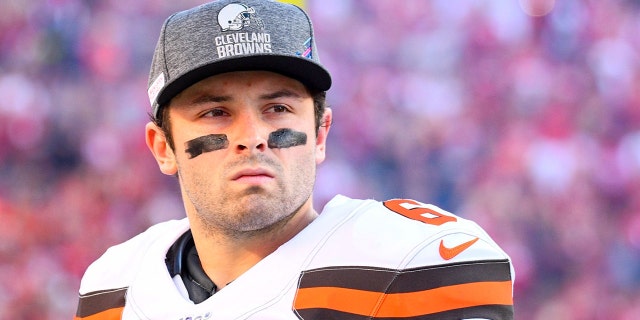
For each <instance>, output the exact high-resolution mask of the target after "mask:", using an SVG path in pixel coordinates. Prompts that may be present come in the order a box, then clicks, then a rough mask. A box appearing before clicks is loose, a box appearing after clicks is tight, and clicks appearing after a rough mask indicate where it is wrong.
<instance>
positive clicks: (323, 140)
mask: <svg viewBox="0 0 640 320" xmlns="http://www.w3.org/2000/svg"><path fill="white" fill-rule="evenodd" d="M332 119H333V111H331V109H330V108H326V109H325V110H324V115H323V116H322V122H321V123H320V128H318V135H317V137H316V164H320V163H322V162H323V161H324V159H325V158H326V149H327V136H328V135H329V129H331V121H332Z"/></svg>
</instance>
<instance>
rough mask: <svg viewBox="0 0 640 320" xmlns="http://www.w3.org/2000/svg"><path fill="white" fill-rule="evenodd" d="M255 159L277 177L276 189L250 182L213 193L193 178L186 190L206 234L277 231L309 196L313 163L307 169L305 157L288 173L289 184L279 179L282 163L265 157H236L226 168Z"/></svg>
mask: <svg viewBox="0 0 640 320" xmlns="http://www.w3.org/2000/svg"><path fill="white" fill-rule="evenodd" d="M256 161H257V162H258V163H260V164H262V165H265V166H268V167H269V168H271V169H272V170H274V172H276V176H277V177H280V179H278V180H277V187H276V188H275V190H266V189H265V188H263V187H261V186H250V187H247V188H246V189H244V190H242V191H241V192H239V193H238V192H231V191H229V190H228V189H223V190H221V191H220V192H219V193H216V194H212V192H213V191H212V190H211V189H210V188H207V184H206V183H205V182H204V181H203V180H199V179H196V180H194V181H193V182H194V185H192V186H191V187H192V189H191V190H187V192H186V193H187V196H188V198H189V201H191V202H192V203H193V205H194V208H195V216H196V218H197V219H198V220H199V222H200V224H201V225H202V227H203V229H204V230H205V232H206V233H207V235H208V236H220V235H224V236H226V237H229V238H234V239H240V238H249V237H254V236H257V235H260V234H267V233H272V232H277V229H279V228H281V227H282V226H284V225H286V223H287V222H288V221H289V220H290V219H291V218H292V217H293V216H295V215H296V214H297V213H298V212H299V211H300V210H301V208H302V207H303V206H304V205H305V203H306V202H307V200H309V198H310V197H311V194H312V190H313V185H314V183H315V166H314V167H313V168H312V169H310V168H309V166H308V163H307V162H305V161H301V162H299V163H298V164H297V166H296V168H294V170H292V171H291V173H292V174H294V176H293V177H289V178H290V179H291V180H290V185H289V188H287V182H286V181H284V180H283V179H282V178H283V177H284V170H283V168H282V166H280V165H279V164H278V163H276V162H275V161H273V160H271V159H269V158H267V157H252V158H250V159H245V160H243V161H237V162H235V163H232V164H230V165H229V166H228V168H233V167H234V166H236V165H238V164H240V163H247V162H250V163H254V162H256ZM314 164H315V163H314ZM225 171H226V170H225ZM183 183H184V181H183ZM198 190H206V191H199V192H198Z"/></svg>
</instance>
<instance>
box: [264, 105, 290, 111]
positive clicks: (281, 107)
mask: <svg viewBox="0 0 640 320" xmlns="http://www.w3.org/2000/svg"><path fill="white" fill-rule="evenodd" d="M288 111H289V108H287V106H285V105H284V104H274V105H272V106H271V107H270V108H269V109H268V110H267V112H273V113H281V112H288Z"/></svg>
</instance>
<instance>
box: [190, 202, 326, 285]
mask: <svg viewBox="0 0 640 320" xmlns="http://www.w3.org/2000/svg"><path fill="white" fill-rule="evenodd" d="M316 217H317V213H316V212H315V211H314V210H313V208H312V207H311V205H310V203H309V204H308V205H305V206H303V207H302V208H301V209H300V210H299V211H297V212H296V213H294V214H292V215H291V216H289V217H288V218H287V219H284V220H283V221H280V222H278V223H276V224H275V225H272V226H271V227H270V228H268V229H267V230H258V231H250V232H246V233H243V234H237V233H234V234H233V235H230V234H228V233H225V232H211V231H210V230H204V229H203V228H202V224H200V223H199V222H198V221H194V220H195V219H193V217H189V219H190V223H191V231H192V233H193V238H194V241H195V245H196V250H197V251H198V255H199V257H200V262H201V264H202V268H203V269H204V271H205V273H206V274H207V275H208V276H209V278H210V279H211V280H212V281H213V282H214V283H215V284H216V286H217V287H218V289H222V288H224V287H225V286H226V285H227V284H229V283H230V282H232V281H233V280H235V279H236V278H237V277H239V276H240V275H242V274H243V273H244V272H246V271H247V270H249V269H250V268H251V267H253V266H254V265H255V264H257V263H258V262H259V261H260V260H262V259H264V258H265V257H266V256H268V255H270V254H271V253H273V252H274V251H276V250H277V249H278V248H279V247H280V246H281V245H283V244H284V243H286V242H287V241H289V240H291V239H292V238H293V237H294V236H295V235H296V234H298V233H299V232H300V231H302V230H303V229H304V228H305V227H306V226H308V225H309V224H310V223H311V222H312V221H313V220H314V219H315V218H316Z"/></svg>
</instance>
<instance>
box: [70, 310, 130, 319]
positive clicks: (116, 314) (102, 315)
mask: <svg viewBox="0 0 640 320" xmlns="http://www.w3.org/2000/svg"><path fill="white" fill-rule="evenodd" d="M123 310H124V307H119V308H113V309H108V310H105V311H102V312H99V313H96V314H92V315H90V316H86V317H78V316H76V317H74V318H73V320H120V319H122V311H123Z"/></svg>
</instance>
